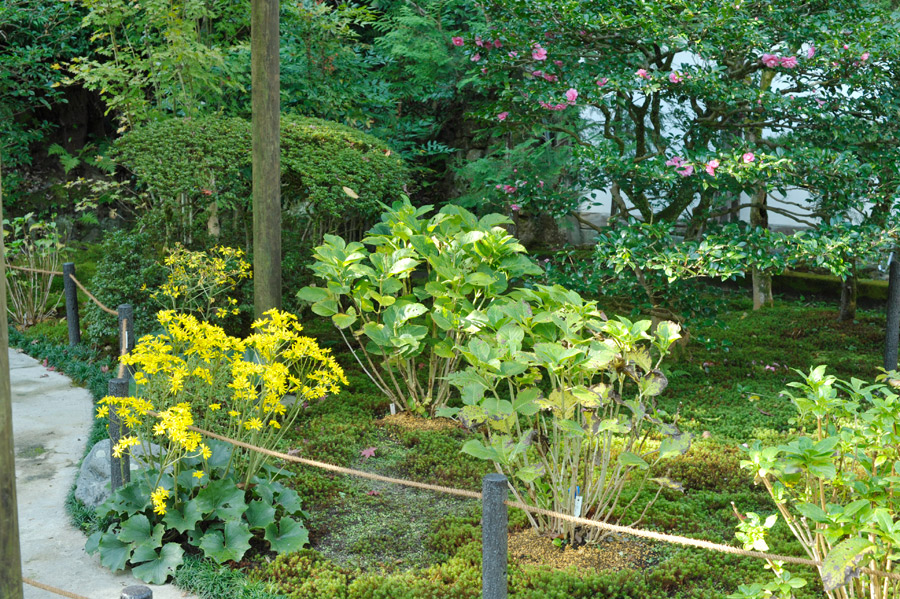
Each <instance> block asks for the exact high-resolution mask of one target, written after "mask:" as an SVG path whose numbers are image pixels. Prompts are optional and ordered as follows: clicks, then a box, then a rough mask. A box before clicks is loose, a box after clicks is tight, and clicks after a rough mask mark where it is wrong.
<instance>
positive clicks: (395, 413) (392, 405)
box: [391, 402, 397, 416]
mask: <svg viewBox="0 0 900 599" xmlns="http://www.w3.org/2000/svg"><path fill="white" fill-rule="evenodd" d="M396 415H397V406H395V405H394V402H391V416H396Z"/></svg>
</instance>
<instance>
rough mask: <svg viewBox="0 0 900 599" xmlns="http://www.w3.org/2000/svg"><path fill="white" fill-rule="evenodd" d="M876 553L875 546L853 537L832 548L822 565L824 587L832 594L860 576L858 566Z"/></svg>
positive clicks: (865, 540)
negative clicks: (865, 558)
mask: <svg viewBox="0 0 900 599" xmlns="http://www.w3.org/2000/svg"><path fill="white" fill-rule="evenodd" d="M873 551H875V545H874V544H873V543H871V542H870V541H868V540H867V539H864V538H862V537H851V538H849V539H847V540H845V541H842V542H841V543H839V544H838V545H837V546H836V547H834V548H832V550H831V551H829V552H828V555H826V556H825V560H824V564H823V565H822V585H823V586H824V587H825V592H828V593H830V592H831V591H834V590H835V589H837V588H838V587H841V586H844V585H845V584H847V583H849V582H850V581H851V580H853V579H854V578H857V577H858V576H859V569H858V564H859V562H860V561H862V560H863V558H864V557H865V556H866V555H868V554H870V553H872V552H873Z"/></svg>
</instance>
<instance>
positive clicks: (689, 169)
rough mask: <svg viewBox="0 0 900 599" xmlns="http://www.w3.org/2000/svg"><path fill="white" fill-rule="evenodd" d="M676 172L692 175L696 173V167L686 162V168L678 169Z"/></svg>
mask: <svg viewBox="0 0 900 599" xmlns="http://www.w3.org/2000/svg"><path fill="white" fill-rule="evenodd" d="M675 172H676V173H678V174H679V175H681V176H682V177H690V176H691V175H693V174H694V167H693V166H691V165H690V164H686V165H684V168H682V169H679V170H676V171H675Z"/></svg>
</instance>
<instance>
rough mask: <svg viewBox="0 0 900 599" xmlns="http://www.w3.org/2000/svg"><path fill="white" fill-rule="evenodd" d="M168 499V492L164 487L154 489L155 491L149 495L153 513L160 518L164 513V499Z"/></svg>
mask: <svg viewBox="0 0 900 599" xmlns="http://www.w3.org/2000/svg"><path fill="white" fill-rule="evenodd" d="M168 498H169V490H168V489H166V488H165V487H156V490H155V491H153V492H152V493H150V501H152V502H153V511H154V512H156V513H157V514H159V515H160V516H163V515H165V513H166V499H168Z"/></svg>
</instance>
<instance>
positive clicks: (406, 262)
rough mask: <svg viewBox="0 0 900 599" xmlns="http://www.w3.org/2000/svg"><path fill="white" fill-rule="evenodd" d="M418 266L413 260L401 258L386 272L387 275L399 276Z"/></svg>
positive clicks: (417, 262)
mask: <svg viewBox="0 0 900 599" xmlns="http://www.w3.org/2000/svg"><path fill="white" fill-rule="evenodd" d="M418 264H419V261H418V260H415V259H413V258H401V259H400V260H397V261H396V262H394V263H393V264H392V265H391V268H390V269H389V270H388V274H391V275H399V274H402V273H405V272H409V271H411V270H413V269H414V268H415V267H416V266H418Z"/></svg>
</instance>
